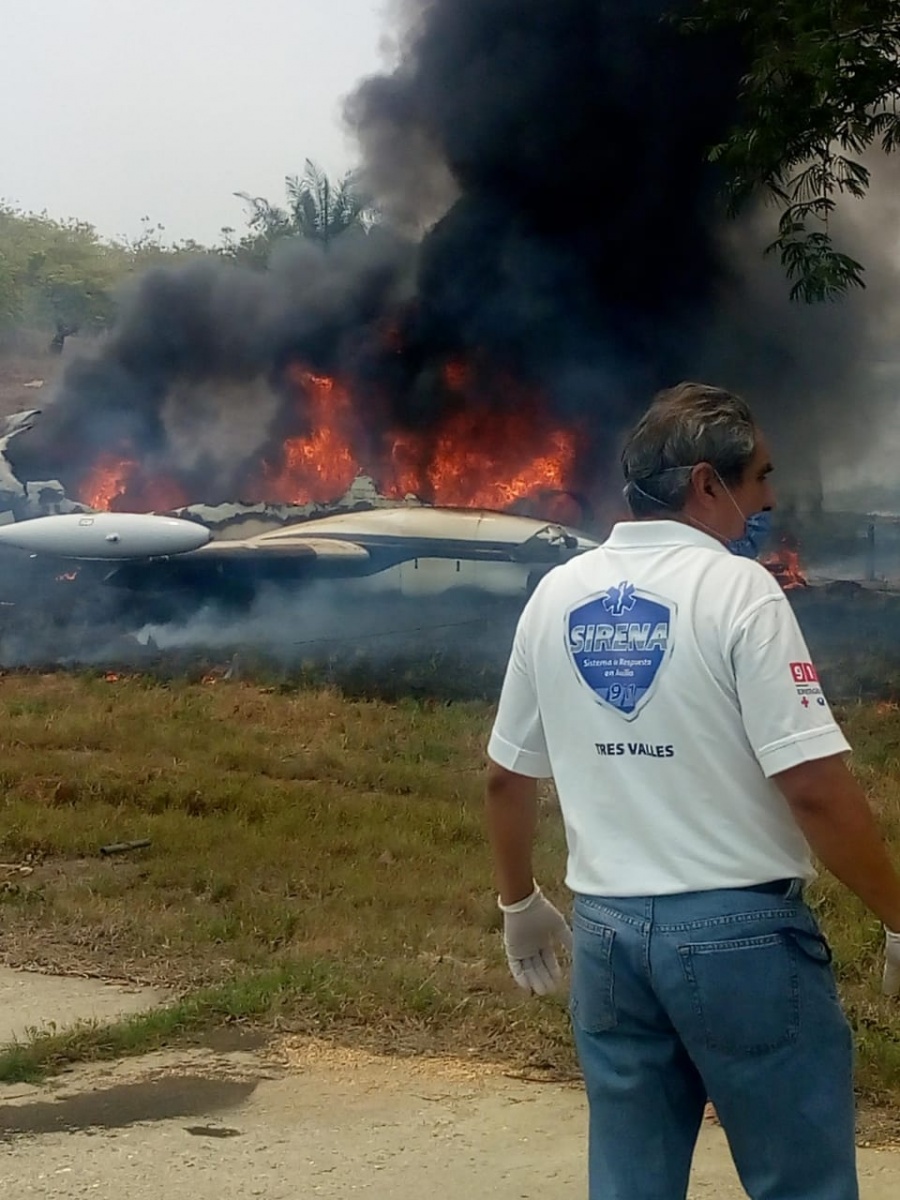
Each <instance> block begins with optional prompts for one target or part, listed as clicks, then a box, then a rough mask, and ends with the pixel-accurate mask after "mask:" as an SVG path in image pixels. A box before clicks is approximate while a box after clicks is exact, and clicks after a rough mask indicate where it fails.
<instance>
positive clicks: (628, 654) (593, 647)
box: [565, 579, 676, 721]
mask: <svg viewBox="0 0 900 1200" xmlns="http://www.w3.org/2000/svg"><path fill="white" fill-rule="evenodd" d="M675 611H676V610H675V605H674V604H672V602H671V601H668V600H666V599H664V598H663V597H662V596H656V595H654V594H653V593H652V592H645V591H643V589H641V588H639V587H636V586H635V584H633V583H629V582H628V580H624V579H623V580H622V581H621V582H619V583H617V584H612V585H610V586H609V587H606V588H604V589H603V591H599V592H596V593H594V595H592V596H588V597H587V598H586V599H584V600H581V601H579V602H578V603H577V604H574V605H573V606H572V607H571V608H570V609H569V611H568V612H567V613H566V631H565V632H566V646H567V649H568V652H569V660H570V662H571V663H572V666H573V667H574V669H575V671H576V672H577V674H578V677H579V679H580V680H581V682H582V683H583V684H584V685H585V687H586V688H587V689H588V690H589V691H590V693H591V695H592V696H593V698H594V700H595V701H596V702H597V703H598V704H601V705H603V706H604V707H605V708H610V709H612V710H614V711H615V712H616V713H618V715H619V716H621V717H624V718H625V720H626V721H631V720H633V719H634V718H635V717H636V716H637V715H638V713H639V712H640V711H641V709H642V708H643V707H644V705H645V704H646V703H647V702H648V701H649V700H650V698H651V696H652V694H653V692H654V691H655V688H656V684H657V682H658V679H659V674H660V671H661V669H662V667H663V666H664V664H665V663H666V662H667V661H668V659H669V655H670V653H671V649H672V635H673V630H674V619H675Z"/></svg>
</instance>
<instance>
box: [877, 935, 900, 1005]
mask: <svg viewBox="0 0 900 1200" xmlns="http://www.w3.org/2000/svg"><path fill="white" fill-rule="evenodd" d="M885 935H886V944H885V948H884V980H883V982H882V985H881V990H882V991H883V992H884V994H885V996H900V933H891V931H890V930H889V929H885Z"/></svg>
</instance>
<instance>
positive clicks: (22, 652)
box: [0, 582, 900, 703]
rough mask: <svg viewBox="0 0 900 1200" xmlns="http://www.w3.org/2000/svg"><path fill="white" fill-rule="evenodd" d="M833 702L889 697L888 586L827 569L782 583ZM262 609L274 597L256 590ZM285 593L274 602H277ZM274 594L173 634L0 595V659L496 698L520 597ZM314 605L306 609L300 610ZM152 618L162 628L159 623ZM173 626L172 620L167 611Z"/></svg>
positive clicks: (55, 598)
mask: <svg viewBox="0 0 900 1200" xmlns="http://www.w3.org/2000/svg"><path fill="white" fill-rule="evenodd" d="M788 596H789V599H790V602H791V604H792V606H793V608H794V611H795V613H796V616H797V618H798V621H799V623H800V626H801V628H802V630H803V633H804V635H805V637H806V639H807V642H808V644H809V647H810V652H811V655H812V658H813V661H814V662H815V663H816V665H817V667H818V669H819V674H820V677H821V678H822V681H823V686H824V688H825V691H826V694H827V695H828V697H829V699H830V700H831V701H832V702H834V703H851V702H859V701H894V700H897V699H900V592H898V591H891V590H886V589H877V588H870V587H864V586H862V585H860V584H858V583H855V582H835V583H830V584H824V585H815V586H810V587H807V588H796V589H793V590H791V591H789V593H788ZM267 600H268V601H269V606H270V609H271V608H272V605H273V603H276V602H274V601H273V600H272V597H271V596H269V597H267ZM282 603H284V604H287V605H288V607H287V608H286V609H285V610H284V612H283V613H282V612H281V610H280V609H279V608H278V607H277V604H282ZM290 603H291V602H290V600H283V599H278V600H277V604H276V607H275V609H274V611H275V613H276V616H275V617H273V616H272V615H271V612H270V614H269V619H268V623H267V624H266V626H265V628H264V629H262V630H260V628H259V622H258V621H256V622H255V621H254V611H253V610H252V609H251V610H243V609H242V610H236V609H233V608H230V607H229V606H227V605H221V606H217V605H215V604H213V605H212V606H210V607H209V608H208V609H207V610H205V614H204V621H203V623H202V627H200V626H197V625H196V624H194V625H191V621H192V619H194V618H195V617H196V613H195V612H193V613H191V612H188V613H185V615H184V618H183V619H184V622H185V629H186V631H189V630H191V629H193V630H194V631H195V632H194V633H190V632H186V633H185V636H184V637H176V638H174V639H169V640H168V641H166V639H162V640H161V643H160V644H157V642H156V641H155V640H154V636H153V635H152V634H151V636H150V637H149V639H145V640H144V641H142V642H141V641H138V640H137V639H136V637H135V636H134V631H135V629H136V628H138V627H139V626H140V625H141V624H142V621H143V620H151V621H152V618H153V616H154V615H155V614H154V613H153V612H152V610H148V612H146V613H142V612H140V611H135V610H134V608H133V607H131V606H130V605H128V604H124V605H123V603H122V599H121V597H119V596H109V595H108V594H107V593H106V592H105V591H104V590H101V591H100V593H99V596H98V595H97V594H96V593H95V592H94V591H91V592H88V593H87V594H86V595H85V596H79V595H78V593H77V589H72V591H71V592H69V591H68V590H67V585H65V584H63V585H59V584H57V585H56V586H55V587H54V588H53V589H51V591H50V592H49V593H48V592H47V591H46V590H45V589H41V590H37V591H36V592H35V593H34V594H31V595H29V596H24V595H22V594H21V591H19V592H18V594H16V595H15V596H14V598H13V599H12V601H11V602H8V603H0V665H2V667H5V668H6V669H20V670H32V671H40V672H43V673H46V672H53V671H56V670H59V669H65V670H70V669H87V670H94V671H113V672H128V673H140V674H143V675H146V676H148V677H151V678H154V679H157V680H161V681H174V680H178V679H182V680H185V681H196V680H200V679H203V678H206V677H208V676H210V675H214V676H225V677H227V678H229V679H245V680H252V681H255V682H258V683H263V684H268V685H273V686H277V687H280V688H284V689H286V690H290V689H292V688H298V687H299V688H304V687H310V686H320V685H326V686H330V687H337V688H338V689H340V691H341V692H342V693H343V694H344V695H346V696H348V697H350V698H362V699H364V698H371V699H381V700H385V701H388V702H393V701H397V700H400V699H403V698H409V697H412V698H418V699H430V700H435V701H443V702H448V701H461V700H481V701H485V702H488V703H490V702H493V701H494V700H496V698H497V696H498V694H499V690H500V686H501V683H502V680H503V672H504V669H505V665H506V658H507V655H508V652H509V648H510V645H511V643H512V638H513V634H514V631H515V627H516V622H517V620H518V617H519V613H520V611H521V607H522V604H521V601H519V600H512V599H507V598H502V597H486V596H484V595H483V594H482V595H479V594H474V593H466V592H463V591H459V592H454V593H450V594H447V595H443V596H438V597H429V598H422V597H417V598H406V597H397V596H389V597H386V596H382V597H368V598H361V597H357V598H355V599H344V598H340V599H331V598H328V599H326V600H325V601H324V602H323V603H321V604H320V603H315V604H312V605H308V606H307V607H305V608H304V607H300V608H299V609H297V610H294V609H292V608H291V607H290ZM311 617H314V620H311V619H310V618H311ZM171 627H173V626H171V625H170V626H167V625H165V623H163V625H162V628H163V629H164V630H165V629H166V628H171ZM175 627H177V622H176V623H175Z"/></svg>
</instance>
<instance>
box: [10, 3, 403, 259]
mask: <svg viewBox="0 0 900 1200" xmlns="http://www.w3.org/2000/svg"><path fill="white" fill-rule="evenodd" d="M385 7H386V4H385V0H342V3H341V5H340V13H339V15H336V13H335V6H327V5H320V4H318V3H315V0H291V2H289V0H257V2H256V3H255V4H254V5H252V6H249V7H248V6H247V5H245V4H239V3H237V2H236V0H219V2H217V3H215V4H213V2H212V0H158V3H157V4H156V5H155V6H154V7H153V8H148V7H147V6H145V5H143V4H139V3H138V2H137V0H82V2H81V3H80V4H78V5H70V4H64V3H63V2H62V0H45V3H44V4H42V5H40V6H37V5H31V4H28V3H26V2H25V0H9V3H8V5H7V13H6V20H5V22H4V31H3V47H2V53H0V62H2V67H3V69H2V71H0V163H2V166H0V199H2V200H3V201H5V202H6V203H10V204H13V205H15V206H17V207H21V208H23V209H25V210H27V211H33V212H43V211H46V212H47V213H48V215H49V216H51V217H54V218H57V219H63V218H78V219H80V220H84V221H88V222H89V223H90V224H92V225H94V226H95V227H96V228H97V230H98V232H99V233H100V234H101V235H102V236H104V237H107V238H117V237H135V236H137V235H139V234H140V232H141V229H142V218H143V217H147V218H149V221H150V223H151V224H153V225H156V224H162V225H163V226H165V234H164V238H165V239H166V240H171V241H180V240H183V239H187V238H194V239H196V240H197V241H200V242H204V243H207V244H211V243H214V242H217V241H218V240H219V238H220V230H221V228H222V227H223V226H232V227H235V228H238V229H240V228H242V227H243V226H244V224H245V211H246V210H245V207H244V205H243V204H242V202H241V201H240V200H239V199H237V198H236V197H235V196H234V195H233V193H235V192H239V191H244V192H249V193H251V194H253V195H261V196H265V197H266V198H267V199H269V200H272V201H273V202H280V201H282V200H283V198H284V178H285V176H286V175H291V174H297V173H299V172H301V171H302V170H303V162H304V159H306V158H312V159H314V160H315V161H316V162H317V163H319V164H320V165H321V166H323V167H324V168H325V169H326V170H327V171H328V172H329V173H333V174H340V173H342V172H343V171H345V170H347V169H348V168H349V167H351V166H352V165H353V164H354V162H355V158H356V155H355V147H354V145H353V142H352V140H350V139H348V138H347V137H346V135H345V133H344V131H343V129H342V127H341V122H340V111H341V102H342V98H343V97H344V96H345V95H346V94H347V93H348V92H350V91H351V90H352V89H353V87H354V86H355V85H356V83H357V82H358V81H359V80H360V79H361V78H362V77H363V76H365V75H366V74H370V73H372V72H373V71H376V70H377V69H378V68H379V66H380V65H381V64H382V63H383V61H384V53H383V51H382V49H381V41H382V37H383V35H384V34H385V33H386V32H389V29H388V21H387V18H386V17H385V15H384V9H385Z"/></svg>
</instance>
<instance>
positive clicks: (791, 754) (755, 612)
mask: <svg viewBox="0 0 900 1200" xmlns="http://www.w3.org/2000/svg"><path fill="white" fill-rule="evenodd" d="M731 662H732V666H733V668H734V674H735V683H736V686H737V694H738V700H739V703H740V706H741V714H742V716H743V721H744V729H745V730H746V733H747V737H748V739H749V741H750V745H751V746H752V748H753V752H754V754H755V755H756V758H757V761H758V762H759V765H760V767H761V768H762V770H763V773H764V774H765V775H766V776H767V777H771V776H772V775H777V774H778V773H779V772H780V771H787V770H789V769H790V768H791V767H796V766H799V765H800V764H801V763H804V762H811V761H813V760H815V759H818V758H828V757H830V756H831V755H833V754H845V753H846V752H847V751H848V750H849V749H850V746H849V745H848V743H847V741H846V739H845V737H844V735H843V734H842V733H841V731H840V729H839V728H838V725H837V723H836V722H835V719H834V717H833V716H832V714H831V710H830V708H829V707H828V701H827V700H826V699H825V696H824V695H823V693H822V688H821V686H820V684H819V677H818V674H817V672H816V669H815V667H814V666H813V664H812V661H811V659H810V653H809V650H808V648H807V645H806V642H805V640H804V637H803V634H802V633H801V631H800V626H799V625H798V624H797V618H796V617H795V616H794V613H793V611H792V609H791V606H790V604H789V603H788V601H787V599H786V598H785V596H784V595H783V594H780V595H778V596H772V595H770V596H766V597H764V598H763V599H758V600H757V601H756V603H755V604H754V605H752V607H751V608H750V610H749V612H748V613H747V614H746V615H745V617H744V618H743V620H742V621H741V622H740V624H739V627H738V632H737V634H736V636H735V638H734V640H733V642H732V646H731Z"/></svg>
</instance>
